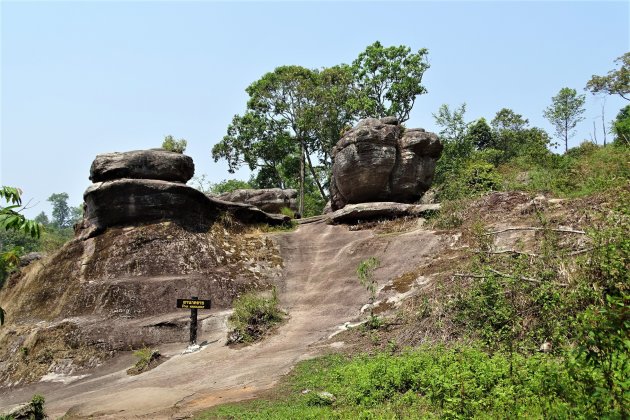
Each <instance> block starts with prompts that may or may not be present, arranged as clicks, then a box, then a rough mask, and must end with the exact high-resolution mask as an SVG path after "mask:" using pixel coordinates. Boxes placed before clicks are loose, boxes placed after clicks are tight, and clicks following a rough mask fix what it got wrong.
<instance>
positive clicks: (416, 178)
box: [330, 117, 443, 210]
mask: <svg viewBox="0 0 630 420" xmlns="http://www.w3.org/2000/svg"><path fill="white" fill-rule="evenodd" d="M442 148H443V146H442V144H441V143H440V141H439V139H438V137H437V135H436V134H434V133H429V132H426V131H425V130H424V129H422V128H404V127H403V126H401V125H400V124H399V123H398V121H397V120H396V119H395V118H393V117H387V118H381V119H375V118H367V119H365V120H362V121H360V122H359V124H357V125H356V126H355V127H354V128H353V129H351V130H350V131H348V132H347V133H346V134H345V135H344V136H343V137H342V138H341V140H339V142H338V143H337V145H336V146H335V147H334V148H333V152H332V156H333V162H334V163H333V167H332V179H331V186H330V193H331V207H332V210H338V209H341V208H343V207H344V206H345V205H346V204H355V203H366V202H376V201H385V202H387V201H389V202H392V201H393V202H402V203H412V202H415V201H417V200H418V199H420V197H422V194H423V193H424V192H425V191H426V190H428V189H429V187H430V186H431V182H432V181H433V174H434V171H435V164H436V162H437V160H438V159H439V157H440V154H441V153H442Z"/></svg>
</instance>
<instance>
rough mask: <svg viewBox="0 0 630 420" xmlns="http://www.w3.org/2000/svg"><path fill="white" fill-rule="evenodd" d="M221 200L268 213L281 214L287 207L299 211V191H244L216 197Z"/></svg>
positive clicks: (278, 189)
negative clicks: (249, 206)
mask: <svg viewBox="0 0 630 420" xmlns="http://www.w3.org/2000/svg"><path fill="white" fill-rule="evenodd" d="M216 198H218V199H219V200H223V201H231V202H234V203H245V204H251V205H253V206H256V207H258V208H259V209H261V210H262V211H264V212H267V213H280V212H281V210H282V209H283V208H285V207H287V208H289V209H291V210H293V211H297V190H294V189H281V188H265V189H243V190H235V191H232V192H228V193H223V194H219V195H217V196H216Z"/></svg>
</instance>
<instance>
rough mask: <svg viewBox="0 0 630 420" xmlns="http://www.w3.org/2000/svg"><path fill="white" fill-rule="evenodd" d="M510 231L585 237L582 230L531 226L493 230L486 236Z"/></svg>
mask: <svg viewBox="0 0 630 420" xmlns="http://www.w3.org/2000/svg"><path fill="white" fill-rule="evenodd" d="M512 230H536V231H540V230H551V231H553V232H562V233H577V234H579V235H586V232H584V231H583V230H574V229H563V228H541V227H533V226H523V227H508V228H505V229H501V230H495V231H494V232H488V233H486V235H497V234H499V233H503V232H509V231H512Z"/></svg>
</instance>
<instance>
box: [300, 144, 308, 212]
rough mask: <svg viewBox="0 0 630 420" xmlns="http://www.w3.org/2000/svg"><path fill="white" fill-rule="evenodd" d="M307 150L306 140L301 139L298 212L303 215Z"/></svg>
mask: <svg viewBox="0 0 630 420" xmlns="http://www.w3.org/2000/svg"><path fill="white" fill-rule="evenodd" d="M305 155H306V150H305V147H304V140H302V139H300V203H299V205H298V212H299V213H300V216H301V217H304V166H305V165H304V156H305Z"/></svg>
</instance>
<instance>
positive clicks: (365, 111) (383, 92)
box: [352, 41, 429, 122]
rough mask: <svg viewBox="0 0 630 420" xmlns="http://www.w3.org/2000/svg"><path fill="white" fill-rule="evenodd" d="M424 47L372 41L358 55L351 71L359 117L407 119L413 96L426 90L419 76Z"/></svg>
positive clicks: (423, 65)
mask: <svg viewBox="0 0 630 420" xmlns="http://www.w3.org/2000/svg"><path fill="white" fill-rule="evenodd" d="M427 54H428V50H426V49H425V48H422V49H420V50H418V52H416V53H412V52H411V48H409V47H407V46H404V45H400V46H398V47H387V48H386V47H383V45H382V44H381V43H380V42H378V41H376V42H375V43H373V44H372V45H369V46H368V47H367V48H366V49H365V51H364V52H362V53H361V54H359V56H358V57H357V59H356V60H354V61H353V63H352V71H353V74H354V78H355V81H356V84H357V87H358V91H359V98H358V99H357V101H356V102H355V108H356V109H357V110H358V111H359V113H360V116H361V117H362V118H365V117H386V116H395V117H397V118H398V120H399V121H400V122H404V121H407V120H408V119H409V113H410V112H411V109H412V108H413V105H414V103H415V100H416V97H417V96H418V95H422V94H423V93H426V92H427V90H426V88H425V87H424V86H423V85H422V76H423V75H424V72H425V71H426V70H427V69H428V68H429V63H428V61H427Z"/></svg>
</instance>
